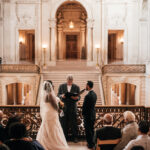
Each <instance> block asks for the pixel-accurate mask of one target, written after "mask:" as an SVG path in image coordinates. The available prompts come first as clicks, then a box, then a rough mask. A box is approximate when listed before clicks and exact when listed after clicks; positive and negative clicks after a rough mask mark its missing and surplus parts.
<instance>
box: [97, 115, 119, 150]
mask: <svg viewBox="0 0 150 150" xmlns="http://www.w3.org/2000/svg"><path fill="white" fill-rule="evenodd" d="M112 123H113V116H112V115H111V114H105V115H104V124H105V126H104V127H103V128H101V129H98V130H96V135H95V140H96V141H97V139H100V140H114V139H119V138H121V130H120V129H119V128H115V127H113V126H112ZM115 146H116V145H114V144H109V145H101V146H100V148H101V150H113V149H114V147H115Z"/></svg>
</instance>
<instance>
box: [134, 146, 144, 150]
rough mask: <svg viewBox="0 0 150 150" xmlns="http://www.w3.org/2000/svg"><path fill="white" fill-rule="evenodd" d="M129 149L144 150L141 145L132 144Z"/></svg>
mask: <svg viewBox="0 0 150 150" xmlns="http://www.w3.org/2000/svg"><path fill="white" fill-rule="evenodd" d="M131 150H144V148H143V147H142V146H133V147H132V148H131Z"/></svg>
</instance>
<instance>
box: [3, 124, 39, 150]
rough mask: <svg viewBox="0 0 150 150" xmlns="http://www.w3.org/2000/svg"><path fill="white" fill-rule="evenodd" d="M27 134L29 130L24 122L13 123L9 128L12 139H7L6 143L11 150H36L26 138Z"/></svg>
mask: <svg viewBox="0 0 150 150" xmlns="http://www.w3.org/2000/svg"><path fill="white" fill-rule="evenodd" d="M26 135H27V131H26V127H25V125H24V124H21V123H18V122H17V123H13V124H11V126H10V129H9V136H10V137H11V139H10V140H8V141H6V142H5V144H6V145H7V146H8V147H9V148H10V150H36V149H35V148H34V146H33V145H32V144H31V143H30V142H28V141H25V140H24V138H25V137H26Z"/></svg>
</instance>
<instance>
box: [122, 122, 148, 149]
mask: <svg viewBox="0 0 150 150" xmlns="http://www.w3.org/2000/svg"><path fill="white" fill-rule="evenodd" d="M138 131H139V135H138V137H137V138H136V139H135V140H132V141H130V142H129V143H128V145H127V146H126V147H125V148H124V150H131V148H132V147H133V146H142V147H143V148H144V149H145V150H150V137H149V136H148V132H149V124H148V122H146V121H141V122H140V123H139V129H138Z"/></svg>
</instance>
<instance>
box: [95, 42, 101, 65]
mask: <svg viewBox="0 0 150 150" xmlns="http://www.w3.org/2000/svg"><path fill="white" fill-rule="evenodd" d="M95 48H96V54H97V64H96V66H97V67H99V63H98V56H99V50H100V45H99V44H96V45H95Z"/></svg>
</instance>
